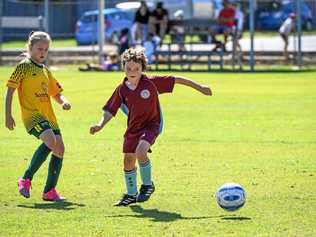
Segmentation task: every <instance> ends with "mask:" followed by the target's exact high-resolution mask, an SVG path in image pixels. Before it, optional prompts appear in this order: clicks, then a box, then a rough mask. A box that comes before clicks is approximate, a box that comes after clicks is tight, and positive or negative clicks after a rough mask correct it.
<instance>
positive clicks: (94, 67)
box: [79, 52, 120, 72]
mask: <svg viewBox="0 0 316 237" xmlns="http://www.w3.org/2000/svg"><path fill="white" fill-rule="evenodd" d="M119 69H120V68H119V59H118V55H117V54H116V53H114V52H111V53H109V55H108V56H107V57H106V60H105V61H104V63H103V64H102V65H98V64H92V63H88V64H86V67H85V68H79V71H83V72H87V71H118V70H119Z"/></svg>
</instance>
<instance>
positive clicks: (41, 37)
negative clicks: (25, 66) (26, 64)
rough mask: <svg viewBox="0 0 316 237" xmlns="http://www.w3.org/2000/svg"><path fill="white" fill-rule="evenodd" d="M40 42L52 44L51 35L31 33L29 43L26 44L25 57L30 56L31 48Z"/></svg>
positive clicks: (40, 32) (37, 32) (39, 32)
mask: <svg viewBox="0 0 316 237" xmlns="http://www.w3.org/2000/svg"><path fill="white" fill-rule="evenodd" d="M40 41H46V42H48V43H50V41H51V38H50V36H49V34H48V33H46V32H43V31H31V33H30V34H29V38H28V40H27V43H26V52H25V53H23V55H25V56H29V54H30V52H29V50H30V47H32V46H33V45H35V44H36V43H38V42H40Z"/></svg>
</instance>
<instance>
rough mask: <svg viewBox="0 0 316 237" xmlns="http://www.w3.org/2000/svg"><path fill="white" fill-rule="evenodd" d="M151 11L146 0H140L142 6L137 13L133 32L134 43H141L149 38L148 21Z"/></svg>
mask: <svg viewBox="0 0 316 237" xmlns="http://www.w3.org/2000/svg"><path fill="white" fill-rule="evenodd" d="M150 15H151V12H150V10H149V8H148V6H147V4H146V2H145V1H141V2H140V7H139V9H138V10H137V11H136V13H135V20H134V26H133V29H134V32H133V33H132V37H133V43H134V44H135V43H136V44H137V43H141V42H144V41H145V40H146V39H147V36H148V29H149V26H148V22H149V17H150Z"/></svg>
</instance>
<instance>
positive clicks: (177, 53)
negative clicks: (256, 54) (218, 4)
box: [154, 19, 235, 71]
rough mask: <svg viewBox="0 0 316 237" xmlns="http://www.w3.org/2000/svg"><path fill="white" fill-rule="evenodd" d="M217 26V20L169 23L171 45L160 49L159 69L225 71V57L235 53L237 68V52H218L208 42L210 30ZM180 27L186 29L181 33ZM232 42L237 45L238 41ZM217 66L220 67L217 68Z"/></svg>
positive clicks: (174, 21)
mask: <svg viewBox="0 0 316 237" xmlns="http://www.w3.org/2000/svg"><path fill="white" fill-rule="evenodd" d="M215 24H216V20H214V19H187V20H182V21H177V20H171V21H170V22H169V35H170V38H171V42H170V43H167V44H163V45H162V47H160V48H159V49H158V50H156V52H155V67H154V68H155V70H165V69H166V70H189V71H196V70H199V71H201V70H202V71H211V70H214V69H219V70H223V66H224V56H225V55H228V54H232V59H233V63H232V65H233V67H234V65H235V63H234V62H235V59H234V58H235V51H234V50H233V51H231V52H223V50H222V49H217V50H214V48H215V44H214V43H211V42H209V40H208V36H209V28H210V27H211V26H213V25H215ZM177 27H182V29H181V32H180V33H178V31H179V30H178V31H177V30H174V29H177ZM178 29H179V28H178ZM232 36H233V35H232ZM232 40H233V42H234V39H232ZM233 48H234V49H235V47H233ZM202 65H203V66H202ZM214 65H216V66H217V67H213V66H214ZM161 68H163V69H161ZM201 68H203V69H201Z"/></svg>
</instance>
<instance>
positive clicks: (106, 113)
mask: <svg viewBox="0 0 316 237" xmlns="http://www.w3.org/2000/svg"><path fill="white" fill-rule="evenodd" d="M111 118H113V115H112V114H111V113H110V112H109V111H106V110H105V111H104V114H103V116H102V118H101V120H100V122H99V123H98V124H96V125H93V126H91V127H90V134H91V135H93V134H95V133H96V132H99V131H100V130H101V129H102V128H103V127H104V126H105V124H107V123H108V122H109V121H110V120H111Z"/></svg>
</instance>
